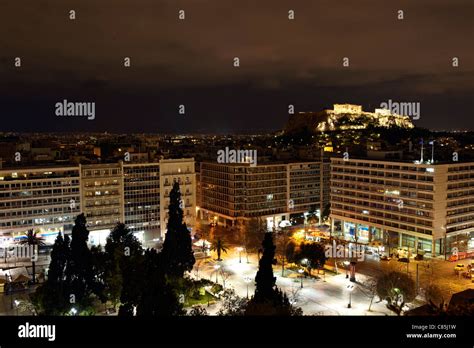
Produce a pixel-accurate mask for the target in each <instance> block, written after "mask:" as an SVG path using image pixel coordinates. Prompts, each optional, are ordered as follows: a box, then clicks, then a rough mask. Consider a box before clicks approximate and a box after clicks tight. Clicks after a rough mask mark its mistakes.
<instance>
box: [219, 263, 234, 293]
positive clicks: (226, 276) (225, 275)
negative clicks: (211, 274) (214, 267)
mask: <svg viewBox="0 0 474 348" xmlns="http://www.w3.org/2000/svg"><path fill="white" fill-rule="evenodd" d="M220 273H221V278H222V288H223V289H225V282H226V281H227V279H229V278H230V276H231V275H232V273H230V272H229V271H226V270H225V269H224V268H221V269H220Z"/></svg>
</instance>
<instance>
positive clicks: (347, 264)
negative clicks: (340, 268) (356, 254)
mask: <svg viewBox="0 0 474 348" xmlns="http://www.w3.org/2000/svg"><path fill="white" fill-rule="evenodd" d="M343 264H344V266H345V269H346V279H347V278H349V274H348V273H347V268H348V267H349V265H350V264H351V263H350V262H349V261H347V260H346V261H344V262H343Z"/></svg>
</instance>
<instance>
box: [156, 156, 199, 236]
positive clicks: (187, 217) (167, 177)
mask: <svg viewBox="0 0 474 348" xmlns="http://www.w3.org/2000/svg"><path fill="white" fill-rule="evenodd" d="M175 182H178V183H179V187H180V191H181V199H182V205H181V206H182V209H183V219H184V222H185V223H186V225H187V226H188V228H190V229H191V230H192V229H193V228H194V225H195V220H196V173H195V169H194V158H189V159H164V160H160V187H161V190H160V202H161V205H162V209H161V210H160V225H161V233H162V235H164V234H165V233H166V225H167V223H168V206H169V202H170V199H169V194H170V191H171V189H172V188H173V184H174V183H175Z"/></svg>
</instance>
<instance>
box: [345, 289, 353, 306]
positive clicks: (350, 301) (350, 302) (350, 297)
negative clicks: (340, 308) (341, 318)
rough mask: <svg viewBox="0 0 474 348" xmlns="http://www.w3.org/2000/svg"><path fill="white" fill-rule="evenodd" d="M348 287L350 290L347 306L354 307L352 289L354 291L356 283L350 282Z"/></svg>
mask: <svg viewBox="0 0 474 348" xmlns="http://www.w3.org/2000/svg"><path fill="white" fill-rule="evenodd" d="M346 288H347V291H349V303H348V304H347V308H352V291H354V285H353V284H348V285H347V286H346Z"/></svg>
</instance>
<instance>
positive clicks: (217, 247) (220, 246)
mask: <svg viewBox="0 0 474 348" xmlns="http://www.w3.org/2000/svg"><path fill="white" fill-rule="evenodd" d="M211 250H212V251H215V252H217V261H222V259H221V253H222V252H224V253H226V254H227V245H226V244H225V242H223V241H222V240H221V239H220V238H219V239H217V240H214V241H213V242H212V245H211Z"/></svg>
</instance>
